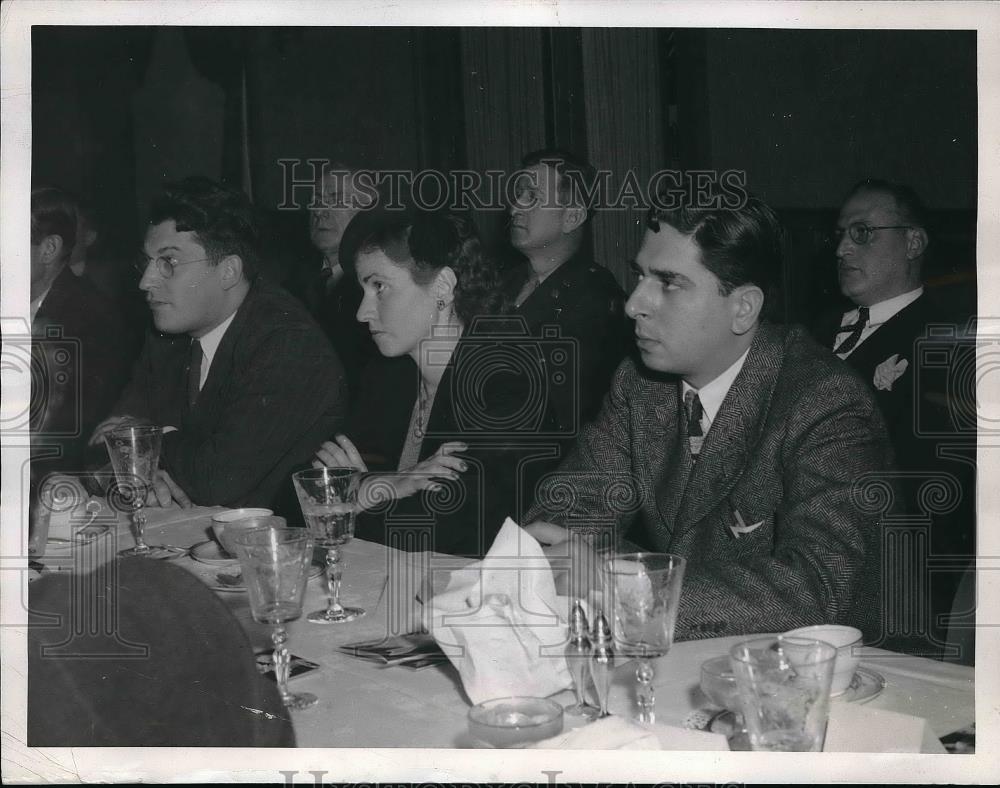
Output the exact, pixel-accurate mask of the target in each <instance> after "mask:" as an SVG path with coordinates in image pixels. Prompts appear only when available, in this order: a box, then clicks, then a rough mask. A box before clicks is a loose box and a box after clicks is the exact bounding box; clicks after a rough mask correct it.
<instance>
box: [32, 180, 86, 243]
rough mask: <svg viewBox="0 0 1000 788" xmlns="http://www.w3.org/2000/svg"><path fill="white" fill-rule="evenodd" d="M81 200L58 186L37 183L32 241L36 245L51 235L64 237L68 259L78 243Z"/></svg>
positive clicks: (33, 208)
mask: <svg viewBox="0 0 1000 788" xmlns="http://www.w3.org/2000/svg"><path fill="white" fill-rule="evenodd" d="M79 218H80V203H79V201H78V200H77V198H76V197H74V196H73V195H72V194H70V193H69V192H68V191H66V190H65V189H60V188H58V187H57V186H38V187H36V188H34V189H32V190H31V243H32V245H37V244H40V243H41V242H42V240H43V239H45V238H48V237H49V236H50V235H58V236H59V237H60V238H62V253H61V256H62V257H65V258H68V257H69V256H70V253H71V252H72V251H73V247H74V246H75V245H76V226H77V222H78V221H79Z"/></svg>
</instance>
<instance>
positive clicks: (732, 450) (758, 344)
mask: <svg viewBox="0 0 1000 788" xmlns="http://www.w3.org/2000/svg"><path fill="white" fill-rule="evenodd" d="M783 360H784V352H783V348H782V343H781V342H780V340H779V337H778V336H777V330H776V329H775V328H774V327H772V326H770V325H769V324H767V323H763V324H761V326H760V328H759V329H758V330H757V335H756V336H755V337H754V341H753V344H752V345H751V346H750V352H749V353H748V354H747V358H746V361H745V362H744V364H743V369H742V370H740V374H739V375H738V376H737V377H736V380H735V381H733V385H732V386H731V387H730V389H729V393H728V394H726V398H725V399H724V400H723V402H722V406H721V407H720V408H719V412H718V413H717V414H716V417H715V420H714V421H713V422H712V426H711V428H710V429H709V431H708V435H706V436H705V442H704V443H703V444H702V447H701V453H700V454H699V456H698V462H697V463H695V464H694V468H693V469H692V471H691V477H690V480H689V482H688V484H687V487H686V489H685V490H684V495H683V498H682V499H681V501H680V504H679V506H678V509H677V516H676V521H677V528H675V533H674V537H675V538H677V537H678V536H680V535H681V534H682V533H683V532H685V531H687V530H689V529H690V528H693V527H694V526H695V525H697V523H698V522H699V521H700V520H702V518H704V517H705V516H706V515H707V514H708V513H709V512H710V511H711V510H712V509H713V508H714V507H715V506H717V505H718V503H719V501H721V500H724V499H726V498H727V497H728V496H729V494H730V492H731V491H732V489H733V487H734V485H735V484H736V482H737V480H738V479H739V478H740V476H741V475H742V474H743V471H744V469H745V468H746V464H747V457H748V455H749V453H750V451H751V448H752V447H753V446H754V445H755V444H756V442H757V439H758V434H759V432H760V430H761V428H762V426H763V423H764V420H765V416H766V414H767V409H768V403H769V402H770V399H771V394H772V392H773V391H774V387H775V384H776V383H777V379H778V373H779V371H780V369H781V365H782V362H783Z"/></svg>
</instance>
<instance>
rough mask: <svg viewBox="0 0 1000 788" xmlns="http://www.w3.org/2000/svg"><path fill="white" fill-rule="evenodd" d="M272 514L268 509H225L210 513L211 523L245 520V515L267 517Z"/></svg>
mask: <svg viewBox="0 0 1000 788" xmlns="http://www.w3.org/2000/svg"><path fill="white" fill-rule="evenodd" d="M272 514H274V512H272V511H271V510H270V509H226V511H224V512H219V513H218V514H213V515H212V522H213V523H231V522H233V521H234V520H245V519H246V518H247V517H268V516H269V515H272Z"/></svg>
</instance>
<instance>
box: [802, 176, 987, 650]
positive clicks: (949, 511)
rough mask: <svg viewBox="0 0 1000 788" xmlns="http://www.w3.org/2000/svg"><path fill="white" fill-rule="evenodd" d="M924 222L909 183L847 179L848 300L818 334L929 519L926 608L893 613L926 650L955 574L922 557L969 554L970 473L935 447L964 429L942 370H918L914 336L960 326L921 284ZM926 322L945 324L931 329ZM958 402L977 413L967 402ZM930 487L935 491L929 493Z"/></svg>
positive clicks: (907, 502) (914, 510)
mask: <svg viewBox="0 0 1000 788" xmlns="http://www.w3.org/2000/svg"><path fill="white" fill-rule="evenodd" d="M927 225H928V222H927V212H926V209H925V208H924V205H923V203H922V201H921V200H920V198H919V197H918V195H917V194H916V192H914V190H913V189H912V188H910V187H908V186H905V185H903V184H898V183H891V182H888V181H883V180H874V179H871V180H865V181H862V182H860V183H858V184H857V185H856V186H854V188H853V189H852V190H851V192H850V193H849V194H848V195H847V198H846V199H845V200H844V203H843V205H842V207H841V210H840V215H839V217H838V220H837V228H836V234H837V237H838V242H837V250H836V253H837V273H838V278H839V281H840V289H841V293H842V294H843V295H844V297H845V298H847V299H848V300H849V302H850V303H849V304H847V305H845V309H843V310H842V311H837V312H836V313H835V314H833V315H832V316H831V318H830V319H829V320H828V321H827V322H826V324H825V325H823V326H821V327H820V328H819V330H818V331H817V338H818V339H819V340H820V341H821V342H822V343H823V344H825V345H826V346H827V347H829V348H831V349H832V350H833V352H834V353H835V354H836V355H837V356H838V357H839V358H841V359H843V360H844V361H846V362H847V364H848V365H850V366H851V367H852V368H854V369H855V370H857V371H858V373H859V374H860V375H861V376H862V377H863V378H864V379H865V380H866V381H867V382H868V384H869V385H870V386H871V387H872V390H873V392H874V394H875V399H876V401H877V402H878V404H879V408H880V409H881V411H882V415H883V416H884V418H885V421H886V424H887V425H888V428H889V435H890V438H891V440H892V445H893V449H894V452H895V459H896V465H897V467H898V469H899V471H901V472H902V474H903V476H902V478H900V479H899V484H898V486H897V490H898V491H899V492H900V493H901V495H902V500H901V501H900V502H899V503H900V504H901V506H900V507H899V508H900V509H901V510H902V511H903V513H905V514H907V515H910V516H914V517H917V518H924V519H926V520H927V522H929V523H930V539H929V544H928V554H927V555H925V556H922V557H921V556H915V557H914V558H915V559H916V563H915V564H914V565H913V567H912V568H913V570H914V571H915V572H916V573H918V574H919V575H920V577H919V578H916V579H911V583H910V584H909V585H911V586H916V587H919V588H921V589H923V590H922V591H920V592H919V593H920V594H921V598H923V595H924V594H926V593H928V591H929V594H930V596H929V599H930V603H931V604H930V607H929V608H922V607H920V606H912V605H911V606H910V609H911V610H923V613H922V614H921V615H920V616H919V620H915V621H908V622H897V623H896V625H895V626H894V628H896V629H901V630H902V629H906V630H908V631H909V634H910V635H911V636H912V637H911V640H920V639H923V640H924V646H925V653H928V654H933V653H934V652H935V651H936V650H937V649H938V648H939V647H940V645H941V642H940V641H941V640H942V639H943V631H944V626H943V625H942V624H941V622H936V621H935V618H936V616H937V615H938V614H940V613H946V612H948V611H950V609H951V603H952V597H953V595H954V592H955V588H956V586H957V584H958V580H959V577H960V575H959V574H958V573H957V572H949V573H937V574H928V573H927V564H926V560H925V559H926V558H929V557H930V556H931V555H936V556H938V557H943V556H966V557H969V556H972V555H973V554H974V552H975V474H974V470H973V468H972V467H971V466H970V465H968V464H966V463H964V462H963V461H962V460H961V459H960V456H961V454H958V455H955V454H953V455H952V458H951V459H949V458H948V457H947V456H946V453H945V452H942V451H941V450H942V449H945V447H946V446H947V445H948V444H951V445H952V448H954V444H956V440H955V439H956V437H957V438H961V437H962V436H961V435H956V431H955V427H954V426H953V424H952V420H951V417H950V411H951V410H953V409H954V406H955V405H956V403H955V402H951V403H950V404H949V397H952V398H953V397H954V396H955V393H954V392H949V391H947V387H946V386H944V385H941V384H942V383H943V382H944V381H943V380H942V378H941V377H940V376H934V375H928V374H918V373H919V372H926V370H918V366H919V365H920V364H921V361H922V359H921V342H923V343H924V344H925V345H926V344H934V345H935V346H936V349H937V351H938V352H941V351H943V350H944V349H945V346H946V345H947V344H948V343H949V338H950V339H951V341H952V343H953V344H955V346H956V347H957V343H954V340H955V339H957V338H958V336H959V333H960V329H961V327H960V326H958V325H957V322H958V321H957V320H956V318H955V317H954V316H952V315H950V314H949V311H948V310H947V309H945V308H944V307H943V306H942V305H940V304H939V303H937V302H936V301H935V299H934V297H933V296H932V295H931V294H930V293H928V292H927V291H926V290H925V288H924V284H923V271H924V268H925V263H926V259H927V252H928V248H929V245H930V239H929V236H928V232H927ZM933 326H939V327H942V328H943V329H944V331H945V333H944V334H938V335H937V336H934V337H932V336H931V335H930V334H929V331H928V330H929V328H931V327H933ZM968 390H969V393H970V395H971V392H972V389H971V387H969V389H968ZM959 404H960V405H962V406H963V407H964V408H965V409H966V410H968V411H969V412H971V413H974V412H975V404H974V402H965V403H959ZM949 433H950V435H949ZM946 451H947V450H946ZM932 489H933V490H934V491H936V493H937V494H936V495H933V496H930V497H928V495H927V492H928V491H930V490H932ZM922 490H923V492H922ZM942 492H943V494H944V497H945V498H947V499H948V500H943V499H942V498H941V493H942ZM928 504H932V508H930V509H928ZM905 593H909V592H908V591H907V592H905ZM896 645H900V646H901V644H899V643H897V644H896ZM901 647H902V646H901ZM906 647H907V648H908V649H909V650H913V649H914V648H915V647H916V646H915V644H913V643H910V644H908V645H907V646H906Z"/></svg>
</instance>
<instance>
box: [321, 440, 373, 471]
mask: <svg viewBox="0 0 1000 788" xmlns="http://www.w3.org/2000/svg"><path fill="white" fill-rule="evenodd" d="M313 467H314V468H324V467H325V468H354V469H355V470H358V471H362V472H364V473H367V472H368V466H367V465H365V461H364V460H362V459H361V454H360V453H359V452H358V449H357V447H356V446H355V445H354V444H353V443H351V440H350V438H348V437H347V436H346V435H337V436H336V437H335V439H334V440H333V441H324V442H323V445H322V446H320V447H319V451H317V452H316V459H315V460H313Z"/></svg>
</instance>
